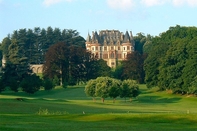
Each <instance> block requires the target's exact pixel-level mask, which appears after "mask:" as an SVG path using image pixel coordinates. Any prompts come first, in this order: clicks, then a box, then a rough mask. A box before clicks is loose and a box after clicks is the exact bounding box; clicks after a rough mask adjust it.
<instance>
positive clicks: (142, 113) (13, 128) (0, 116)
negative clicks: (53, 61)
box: [0, 85, 197, 131]
mask: <svg viewBox="0 0 197 131" xmlns="http://www.w3.org/2000/svg"><path fill="white" fill-rule="evenodd" d="M140 90H141V94H140V95H139V97H138V98H137V99H133V100H132V102H130V101H129V99H127V100H126V102H125V100H124V99H122V98H117V99H116V102H115V103H113V100H112V99H111V98H107V99H106V101H105V103H102V101H101V99H100V98H96V101H93V100H92V98H91V97H87V96H86V95H85V93H84V86H79V87H76V86H75V87H69V88H67V89H62V88H59V89H54V90H52V91H44V90H41V91H39V92H37V93H35V94H33V95H29V94H26V93H24V92H18V93H13V92H10V91H6V92H2V93H1V94H0V130H1V131H4V130H8V131H42V130H47V131H54V130H58V131H61V130H62V131H65V130H67V131H75V130H79V131H101V130H102V131H120V130H121V131H130V130H139V131H146V130H147V131H157V130H160V131H161V130H162V131H168V130H169V131H174V130H179V131H180V130H182V131H185V130H188V131H190V130H197V125H196V123H197V110H196V109H197V104H196V101H197V98H196V97H194V96H187V95H184V96H181V95H173V94H170V93H168V92H167V91H164V92H157V91H156V90H155V89H152V90H148V89H146V87H145V85H140Z"/></svg>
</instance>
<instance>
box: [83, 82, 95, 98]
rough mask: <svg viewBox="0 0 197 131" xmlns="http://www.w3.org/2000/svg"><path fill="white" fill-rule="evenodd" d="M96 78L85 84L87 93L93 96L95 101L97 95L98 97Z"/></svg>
mask: <svg viewBox="0 0 197 131" xmlns="http://www.w3.org/2000/svg"><path fill="white" fill-rule="evenodd" d="M96 84H97V82H96V80H95V79H94V80H93V79H92V80H89V81H88V82H87V84H86V86H85V93H86V95H87V96H91V97H92V99H93V101H95V97H96Z"/></svg>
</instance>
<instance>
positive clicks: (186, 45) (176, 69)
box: [144, 25, 197, 94]
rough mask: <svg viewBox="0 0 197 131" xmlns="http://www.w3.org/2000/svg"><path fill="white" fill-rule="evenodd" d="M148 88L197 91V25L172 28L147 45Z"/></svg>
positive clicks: (174, 91)
mask: <svg viewBox="0 0 197 131" xmlns="http://www.w3.org/2000/svg"><path fill="white" fill-rule="evenodd" d="M144 51H146V52H147V54H148V57H147V58H146V60H145V63H144V69H145V81H146V84H147V87H148V88H151V87H155V86H157V87H159V88H160V90H172V91H173V93H181V94H186V93H188V94H197V28H196V27H181V26H179V25H177V26H176V27H170V28H169V30H167V31H166V32H163V33H161V34H160V36H156V37H154V38H153V39H152V40H151V42H149V43H148V44H145V45H144Z"/></svg>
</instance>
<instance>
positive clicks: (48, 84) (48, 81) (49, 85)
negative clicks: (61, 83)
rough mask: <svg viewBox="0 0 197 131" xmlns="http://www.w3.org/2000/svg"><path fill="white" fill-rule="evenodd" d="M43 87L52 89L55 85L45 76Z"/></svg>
mask: <svg viewBox="0 0 197 131" xmlns="http://www.w3.org/2000/svg"><path fill="white" fill-rule="evenodd" d="M43 87H44V89H45V90H51V89H53V88H54V87H55V86H54V84H53V81H52V80H50V79H49V78H45V79H44V80H43Z"/></svg>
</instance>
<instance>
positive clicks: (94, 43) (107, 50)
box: [86, 30, 135, 68]
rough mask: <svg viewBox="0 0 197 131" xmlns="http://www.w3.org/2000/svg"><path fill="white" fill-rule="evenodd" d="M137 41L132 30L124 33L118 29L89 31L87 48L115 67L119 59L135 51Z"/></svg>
mask: <svg viewBox="0 0 197 131" xmlns="http://www.w3.org/2000/svg"><path fill="white" fill-rule="evenodd" d="M134 46H135V42H134V39H133V35H132V32H131V31H130V35H129V32H128V31H126V33H125V34H124V33H122V32H120V31H118V30H101V31H99V34H98V33H97V31H95V32H94V31H93V32H92V36H90V34H89V33H88V36H87V39H86V49H87V50H88V51H91V52H92V53H93V54H94V55H96V56H97V57H98V58H99V59H104V60H105V61H106V62H107V65H108V66H110V67H112V68H115V67H116V66H117V64H118V61H122V60H124V59H126V57H127V54H128V53H131V52H133V51H134Z"/></svg>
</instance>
